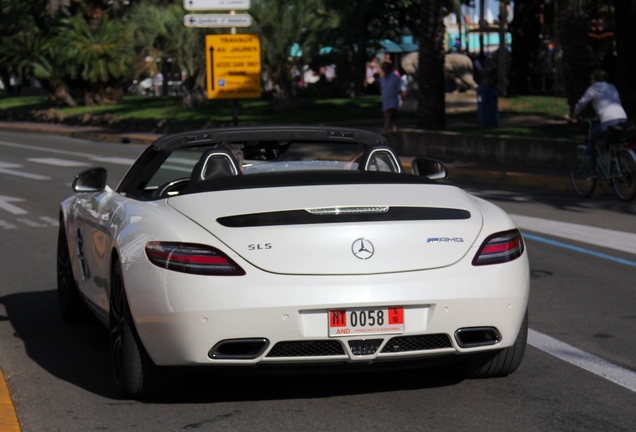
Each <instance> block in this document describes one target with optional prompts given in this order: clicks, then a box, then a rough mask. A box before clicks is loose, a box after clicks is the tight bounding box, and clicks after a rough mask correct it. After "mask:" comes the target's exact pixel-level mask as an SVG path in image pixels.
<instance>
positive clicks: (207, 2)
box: [183, 0, 250, 11]
mask: <svg viewBox="0 0 636 432" xmlns="http://www.w3.org/2000/svg"><path fill="white" fill-rule="evenodd" d="M183 8H184V9H185V10H189V11H205V10H247V9H249V8H250V0H183Z"/></svg>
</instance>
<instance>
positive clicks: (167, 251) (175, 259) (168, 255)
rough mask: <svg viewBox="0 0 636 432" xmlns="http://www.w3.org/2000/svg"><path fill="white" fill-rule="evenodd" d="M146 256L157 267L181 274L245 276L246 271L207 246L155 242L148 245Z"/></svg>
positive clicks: (221, 253)
mask: <svg viewBox="0 0 636 432" xmlns="http://www.w3.org/2000/svg"><path fill="white" fill-rule="evenodd" d="M146 255H147V256H148V259H149V260H150V262H151V263H153V264H154V265H156V266H157V267H161V268H165V269H168V270H174V271H177V272H181V273H189V274H198V275H207V276H211V275H214V276H242V275H244V274H245V271H244V270H243V269H242V268H241V267H239V265H238V264H236V263H235V262H234V261H232V259H230V258H229V257H228V256H227V255H225V254H224V253H223V252H221V251H219V250H218V249H215V248H213V247H211V246H206V245H200V244H193V243H176V242H158V241H153V242H148V243H146Z"/></svg>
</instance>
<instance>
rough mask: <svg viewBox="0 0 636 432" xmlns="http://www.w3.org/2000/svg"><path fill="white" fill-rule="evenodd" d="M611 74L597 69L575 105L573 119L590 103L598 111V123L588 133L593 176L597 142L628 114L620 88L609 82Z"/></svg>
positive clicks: (591, 174) (592, 173)
mask: <svg viewBox="0 0 636 432" xmlns="http://www.w3.org/2000/svg"><path fill="white" fill-rule="evenodd" d="M608 78H609V76H608V74H607V72H605V71H604V70H602V69H596V70H594V72H592V75H591V77H590V81H591V85H590V86H589V87H588V88H587V90H585V93H584V94H583V96H582V97H581V99H579V101H578V102H577V103H576V105H575V106H574V110H572V114H571V115H570V119H571V120H577V119H578V117H579V116H580V115H581V112H582V111H583V110H584V109H585V107H587V106H588V105H589V104H590V103H591V104H592V106H593V107H594V111H596V115H597V117H598V120H599V122H598V124H597V125H595V126H594V127H593V129H592V130H591V132H590V133H589V135H588V141H587V150H588V154H589V156H590V169H591V173H590V176H591V178H594V176H596V175H597V174H596V142H597V141H598V139H599V138H600V137H601V136H602V135H603V134H604V133H605V132H606V131H607V129H608V128H609V127H611V126H614V125H617V124H619V123H622V122H624V121H627V114H626V113H625V110H624V109H623V106H622V104H621V98H620V96H619V94H618V90H617V89H616V87H615V86H614V84H611V83H609V82H607V80H608Z"/></svg>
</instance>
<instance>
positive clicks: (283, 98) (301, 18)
mask: <svg viewBox="0 0 636 432" xmlns="http://www.w3.org/2000/svg"><path fill="white" fill-rule="evenodd" d="M250 13H251V15H253V17H254V22H255V27H256V31H258V32H259V33H260V35H261V47H262V51H263V53H262V55H263V66H264V67H263V69H264V72H265V75H266V77H267V79H269V80H271V81H272V82H273V84H274V92H273V96H274V103H275V106H276V107H277V108H281V109H286V108H291V107H293V106H294V105H295V104H294V96H295V94H294V83H295V78H294V76H293V71H294V70H299V69H302V66H303V65H304V64H307V63H309V62H310V61H311V55H312V53H315V52H316V51H317V47H318V46H319V44H320V43H319V42H320V41H319V38H318V35H319V34H320V32H321V31H327V30H328V29H329V28H331V27H332V26H335V25H337V23H338V22H339V21H338V16H336V15H335V14H333V13H332V12H331V11H329V10H328V9H327V8H325V5H324V1H323V0H296V1H292V0H255V1H253V2H252V7H251V9H250ZM295 44H298V46H299V47H300V49H301V51H302V53H303V56H302V57H299V58H293V57H291V49H292V47H293V46H294V45H295Z"/></svg>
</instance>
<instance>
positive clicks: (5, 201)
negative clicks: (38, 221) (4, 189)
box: [0, 195, 28, 215]
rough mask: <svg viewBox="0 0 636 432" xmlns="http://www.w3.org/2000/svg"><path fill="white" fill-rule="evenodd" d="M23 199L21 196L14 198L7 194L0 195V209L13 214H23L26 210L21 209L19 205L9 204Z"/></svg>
mask: <svg viewBox="0 0 636 432" xmlns="http://www.w3.org/2000/svg"><path fill="white" fill-rule="evenodd" d="M22 201H25V200H24V199H23V198H14V197H9V196H4V195H0V210H4V211H7V212H9V213H11V214H14V215H23V214H27V213H28V211H26V210H24V209H21V208H20V207H17V206H14V205H13V204H10V202H22Z"/></svg>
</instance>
